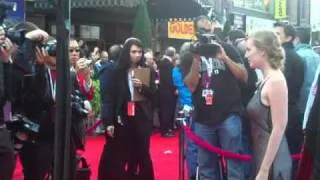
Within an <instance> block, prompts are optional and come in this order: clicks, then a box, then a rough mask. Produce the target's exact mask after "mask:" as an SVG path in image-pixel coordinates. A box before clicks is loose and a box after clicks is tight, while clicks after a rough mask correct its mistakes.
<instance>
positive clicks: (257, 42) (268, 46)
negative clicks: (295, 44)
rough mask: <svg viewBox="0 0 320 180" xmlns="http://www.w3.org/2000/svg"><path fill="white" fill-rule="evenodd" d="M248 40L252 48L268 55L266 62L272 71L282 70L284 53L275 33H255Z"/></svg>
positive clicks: (263, 31)
mask: <svg viewBox="0 0 320 180" xmlns="http://www.w3.org/2000/svg"><path fill="white" fill-rule="evenodd" d="M249 38H252V39H253V44H254V46H255V47H256V48H257V49H259V50H261V51H264V52H265V53H266V54H267V55H268V62H269V64H270V66H271V68H273V69H283V66H284V61H285V52H284V50H283V48H282V47H281V42H280V39H279V38H278V36H277V35H276V33H274V32H273V31H269V30H261V31H256V32H254V33H253V34H252V35H250V36H249Z"/></svg>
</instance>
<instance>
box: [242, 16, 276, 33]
mask: <svg viewBox="0 0 320 180" xmlns="http://www.w3.org/2000/svg"><path fill="white" fill-rule="evenodd" d="M274 23H275V21H274V20H271V19H263V18H257V17H252V16H247V17H246V32H247V33H248V34H250V33H252V32H254V31H258V30H263V29H270V30H271V29H272V28H273V24H274Z"/></svg>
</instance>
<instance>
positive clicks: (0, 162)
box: [0, 27, 15, 180]
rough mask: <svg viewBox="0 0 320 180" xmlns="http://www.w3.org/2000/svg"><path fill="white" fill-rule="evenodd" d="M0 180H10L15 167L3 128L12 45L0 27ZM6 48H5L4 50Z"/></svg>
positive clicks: (8, 137) (9, 138)
mask: <svg viewBox="0 0 320 180" xmlns="http://www.w3.org/2000/svg"><path fill="white" fill-rule="evenodd" d="M0 45H1V47H0V179H1V180H10V179H11V178H12V175H13V171H14V167H15V157H14V150H13V144H12V142H11V136H10V133H9V131H8V130H7V129H6V126H5V117H4V114H5V112H4V106H5V104H6V103H7V91H8V89H7V88H6V87H8V86H7V85H8V84H7V83H8V81H7V80H6V78H7V77H8V75H7V72H8V66H10V64H9V63H10V56H11V49H12V43H11V41H10V40H9V39H8V38H6V37H5V31H4V29H3V28H2V27H0ZM4 47H6V48H4Z"/></svg>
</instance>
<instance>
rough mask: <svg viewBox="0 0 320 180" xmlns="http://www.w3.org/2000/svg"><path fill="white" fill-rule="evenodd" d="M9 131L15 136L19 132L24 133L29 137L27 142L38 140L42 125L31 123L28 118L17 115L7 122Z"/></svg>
mask: <svg viewBox="0 0 320 180" xmlns="http://www.w3.org/2000/svg"><path fill="white" fill-rule="evenodd" d="M6 126H7V128H8V130H10V131H11V132H12V134H13V135H15V134H16V133H17V132H22V133H25V134H27V135H28V139H27V140H31V141H33V140H36V139H37V136H38V134H39V129H40V125H39V124H37V123H35V122H33V121H31V120H30V119H28V118H27V117H26V116H24V115H21V114H15V115H13V116H12V119H11V120H10V121H7V122H6Z"/></svg>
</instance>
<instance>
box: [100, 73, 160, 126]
mask: <svg viewBox="0 0 320 180" xmlns="http://www.w3.org/2000/svg"><path fill="white" fill-rule="evenodd" d="M150 76H151V77H150V86H149V87H147V86H145V85H143V86H142V91H141V93H142V94H143V95H144V96H145V97H146V98H147V100H144V101H139V102H136V105H135V106H136V109H140V110H141V111H140V112H141V113H143V116H144V117H147V119H148V120H147V121H150V123H152V97H153V95H154V93H155V91H156V85H155V83H154V82H155V72H154V71H153V70H152V69H151V73H150ZM108 79H109V81H110V88H107V89H105V91H104V93H106V94H107V96H108V97H107V98H104V99H102V103H103V104H108V107H109V108H108V110H107V111H108V112H106V113H105V114H104V115H103V117H102V120H103V122H104V123H105V125H106V126H108V125H118V124H119V122H118V116H119V117H120V118H121V123H123V124H126V121H127V119H128V117H127V103H128V102H129V101H130V100H131V95H130V90H129V85H128V72H127V70H123V69H117V68H113V69H112V72H111V73H110V78H108ZM136 116H139V114H136Z"/></svg>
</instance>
